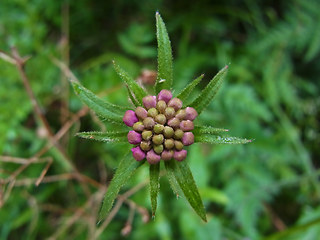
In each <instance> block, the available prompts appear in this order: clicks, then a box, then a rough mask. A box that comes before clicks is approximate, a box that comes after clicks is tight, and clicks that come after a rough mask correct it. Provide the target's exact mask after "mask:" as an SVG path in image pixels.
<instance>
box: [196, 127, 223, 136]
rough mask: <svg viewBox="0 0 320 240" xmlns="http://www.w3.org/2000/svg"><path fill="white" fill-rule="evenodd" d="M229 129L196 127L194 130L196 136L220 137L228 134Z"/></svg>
mask: <svg viewBox="0 0 320 240" xmlns="http://www.w3.org/2000/svg"><path fill="white" fill-rule="evenodd" d="M228 131H229V130H228V129H224V128H214V127H210V126H195V127H194V129H193V133H194V134H195V135H196V134H216V135H220V133H222V132H228Z"/></svg>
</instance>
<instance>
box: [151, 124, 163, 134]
mask: <svg viewBox="0 0 320 240" xmlns="http://www.w3.org/2000/svg"><path fill="white" fill-rule="evenodd" d="M163 129H164V126H163V125H161V124H156V125H155V126H154V127H153V131H154V132H155V133H158V134H159V133H162V131H163Z"/></svg>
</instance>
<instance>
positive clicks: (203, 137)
mask: <svg viewBox="0 0 320 240" xmlns="http://www.w3.org/2000/svg"><path fill="white" fill-rule="evenodd" d="M194 142H201V143H213V144H245V143H249V142H252V140H250V139H246V138H237V137H222V136H217V135H207V134H196V135H195V137H194Z"/></svg>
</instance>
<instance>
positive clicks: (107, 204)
mask: <svg viewBox="0 0 320 240" xmlns="http://www.w3.org/2000/svg"><path fill="white" fill-rule="evenodd" d="M144 162H145V160H143V161H141V162H137V161H135V160H134V159H133V158H132V156H131V153H128V154H127V155H126V156H125V157H124V158H123V159H122V160H121V162H120V164H119V166H118V168H117V170H116V173H115V174H114V176H113V178H112V180H111V182H110V184H109V186H108V190H107V192H106V194H105V196H104V200H103V204H102V207H101V210H100V214H99V222H100V221H101V220H103V219H104V218H106V216H107V215H108V213H109V211H110V210H111V207H112V205H113V202H114V200H115V199H116V197H117V196H118V193H119V191H120V188H121V187H122V186H123V185H124V184H125V183H126V182H127V181H128V179H129V178H130V176H131V175H132V173H133V172H134V171H135V170H136V169H137V168H138V167H140V166H141V165H142V164H143V163H144Z"/></svg>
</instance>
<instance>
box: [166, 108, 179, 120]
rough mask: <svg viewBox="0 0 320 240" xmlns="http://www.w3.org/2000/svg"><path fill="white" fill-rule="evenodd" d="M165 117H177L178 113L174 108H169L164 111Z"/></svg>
mask: <svg viewBox="0 0 320 240" xmlns="http://www.w3.org/2000/svg"><path fill="white" fill-rule="evenodd" d="M164 115H165V116H166V118H167V119H170V118H173V117H174V116H175V115H176V111H175V110H174V108H172V107H167V108H166V109H165V110H164Z"/></svg>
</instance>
